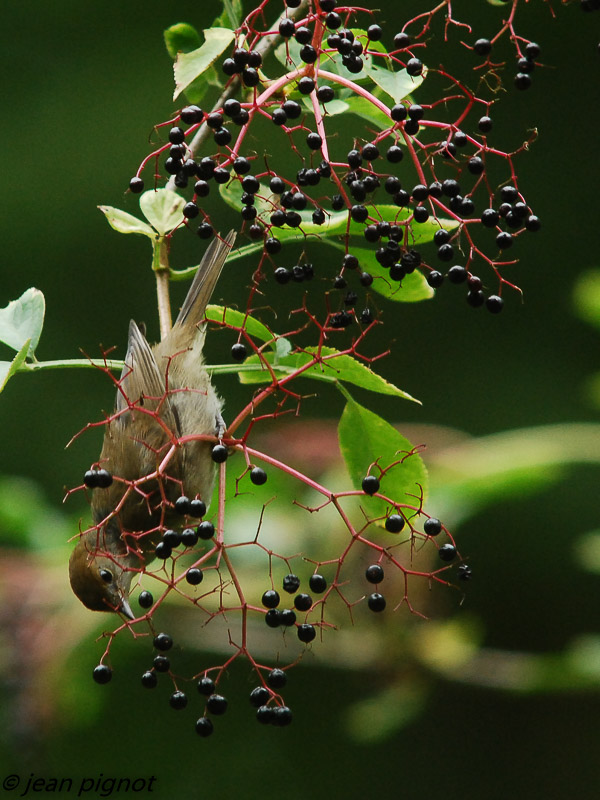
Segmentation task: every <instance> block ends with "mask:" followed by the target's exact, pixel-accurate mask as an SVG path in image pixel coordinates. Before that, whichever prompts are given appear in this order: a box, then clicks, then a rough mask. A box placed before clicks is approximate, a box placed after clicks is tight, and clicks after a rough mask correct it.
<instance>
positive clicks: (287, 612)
mask: <svg viewBox="0 0 600 800" xmlns="http://www.w3.org/2000/svg"><path fill="white" fill-rule="evenodd" d="M280 614H281V624H282V625H285V626H286V627H288V628H289V627H290V626H291V625H294V624H295V622H296V614H295V613H294V612H293V611H292V609H291V608H285V609H284V610H283V611H281V612H280Z"/></svg>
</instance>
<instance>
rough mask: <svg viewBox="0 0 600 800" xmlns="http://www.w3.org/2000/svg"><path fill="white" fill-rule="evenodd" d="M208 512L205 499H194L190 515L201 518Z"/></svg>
mask: <svg viewBox="0 0 600 800" xmlns="http://www.w3.org/2000/svg"><path fill="white" fill-rule="evenodd" d="M205 514H206V503H205V502H204V501H203V500H192V502H191V503H190V510H189V515H190V516H191V517H196V519H200V518H201V517H203V516H204V515H205Z"/></svg>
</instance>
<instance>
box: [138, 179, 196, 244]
mask: <svg viewBox="0 0 600 800" xmlns="http://www.w3.org/2000/svg"><path fill="white" fill-rule="evenodd" d="M184 205H185V200H184V199H183V197H181V196H180V195H178V194H177V193H176V192H173V191H171V189H156V190H154V189H150V190H149V191H147V192H144V193H143V194H142V195H141V197H140V208H141V209H142V213H143V215H144V216H145V217H146V219H147V220H148V222H149V223H150V224H151V225H152V227H153V228H154V229H155V231H156V232H157V233H159V234H160V235H161V236H165V235H166V234H167V233H170V232H171V231H172V230H173V228H176V227H177V225H179V224H180V223H181V221H182V219H183V207H184ZM153 238H156V237H153Z"/></svg>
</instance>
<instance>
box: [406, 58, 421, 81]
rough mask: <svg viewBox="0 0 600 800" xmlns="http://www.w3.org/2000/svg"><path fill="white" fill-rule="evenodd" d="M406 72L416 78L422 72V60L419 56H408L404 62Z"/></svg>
mask: <svg viewBox="0 0 600 800" xmlns="http://www.w3.org/2000/svg"><path fill="white" fill-rule="evenodd" d="M406 72H407V73H408V75H411V76H412V77H413V78H416V77H417V75H420V74H421V73H422V72H423V62H422V61H421V60H420V59H419V58H409V59H408V61H407V62H406Z"/></svg>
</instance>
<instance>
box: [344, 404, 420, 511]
mask: <svg viewBox="0 0 600 800" xmlns="http://www.w3.org/2000/svg"><path fill="white" fill-rule="evenodd" d="M338 438H339V444H340V451H341V453H342V455H343V457H344V461H345V462H346V467H347V468H348V472H349V474H350V478H351V480H352V484H353V485H354V487H355V488H356V489H360V488H361V484H362V479H363V478H364V477H365V475H366V474H367V471H368V469H369V467H370V466H371V465H372V464H373V463H375V462H377V464H378V466H379V467H381V468H382V469H383V470H385V474H384V475H383V477H381V478H380V481H381V489H380V493H381V494H384V495H385V496H386V497H389V498H390V499H391V500H392V502H393V503H395V504H397V505H398V504H407V505H410V506H417V507H418V506H419V505H420V496H421V492H422V494H423V499H424V498H425V496H426V494H427V470H426V469H425V465H424V464H423V460H422V459H421V456H420V455H419V454H418V453H414V452H413V446H412V444H411V443H410V442H409V441H408V439H406V438H405V437H404V436H402V434H400V433H399V432H398V431H397V430H396V429H395V428H394V427H393V426H392V425H390V424H389V422H386V421H385V420H384V419H382V418H381V417H380V416H378V415H377V414H374V413H373V412H372V411H369V410H368V409H367V408H364V407H363V406H361V405H359V404H358V403H357V402H356V401H355V400H353V399H352V398H349V399H348V402H347V403H346V407H345V408H344V412H343V414H342V417H341V419H340V423H339V426H338ZM409 453H410V454H411V455H408V454H409ZM392 464H393V465H394V466H391V465H392ZM388 467H389V469H388ZM371 474H374V475H376V476H377V477H379V475H380V473H379V470H378V469H377V468H376V467H375V468H374V469H371ZM361 506H362V507H363V508H364V510H365V511H366V513H367V514H368V515H369V517H371V518H374V517H383V516H385V515H387V514H389V513H390V511H391V508H390V505H389V503H386V502H384V501H383V500H382V499H380V498H377V497H369V496H367V495H365V496H364V499H362V498H361Z"/></svg>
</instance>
